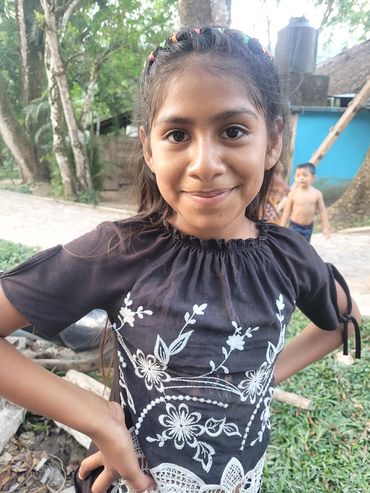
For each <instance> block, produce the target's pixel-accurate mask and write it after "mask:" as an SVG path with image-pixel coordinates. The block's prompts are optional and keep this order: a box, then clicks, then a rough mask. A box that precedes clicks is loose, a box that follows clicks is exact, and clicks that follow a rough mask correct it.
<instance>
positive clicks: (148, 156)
mask: <svg viewBox="0 0 370 493" xmlns="http://www.w3.org/2000/svg"><path fill="white" fill-rule="evenodd" d="M139 137H140V141H141V145H142V146H143V155H144V159H145V162H146V164H147V165H148V166H149V168H150V169H151V171H153V169H152V150H151V148H150V142H149V137H148V136H147V135H146V133H145V130H144V127H142V126H141V127H140V128H139Z"/></svg>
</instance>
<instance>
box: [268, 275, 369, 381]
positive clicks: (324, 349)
mask: <svg viewBox="0 0 370 493" xmlns="http://www.w3.org/2000/svg"><path fill="white" fill-rule="evenodd" d="M336 288H337V299H338V307H339V311H340V313H341V314H344V313H345V312H346V307H347V298H346V295H345V293H344V291H343V289H342V287H341V286H340V285H339V284H338V283H337V282H336ZM352 303H353V309H352V315H353V316H354V317H355V318H356V320H357V321H358V323H359V324H360V323H361V315H360V312H359V309H358V307H357V305H356V303H355V302H354V301H353V300H352ZM353 331H354V329H353V325H352V324H350V326H349V334H350V335H352V334H353ZM341 344H342V329H341V327H338V329H337V330H333V331H328V330H322V329H320V328H319V327H317V326H316V325H315V324H313V323H312V322H310V323H309V324H308V325H307V326H306V327H305V328H304V329H303V330H302V332H301V333H300V334H299V335H298V336H297V337H295V338H294V339H293V340H292V341H291V342H290V343H289V344H287V346H286V347H285V348H284V349H283V351H282V352H281V354H280V356H279V357H278V360H277V363H276V369H275V380H276V383H277V384H279V383H280V382H282V381H283V380H285V379H287V378H288V377H290V376H291V375H294V373H297V372H299V371H300V370H302V369H303V368H305V367H306V366H308V365H309V364H310V363H313V362H314V361H317V360H318V359H320V358H322V357H323V356H325V355H326V354H328V353H330V352H331V351H333V350H334V349H336V348H338V347H339V346H340V345H341Z"/></svg>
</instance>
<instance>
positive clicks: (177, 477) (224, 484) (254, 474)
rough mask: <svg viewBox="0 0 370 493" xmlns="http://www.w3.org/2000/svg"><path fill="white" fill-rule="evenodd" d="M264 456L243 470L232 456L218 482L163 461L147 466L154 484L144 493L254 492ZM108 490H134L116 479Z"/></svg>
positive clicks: (119, 492)
mask: <svg viewBox="0 0 370 493" xmlns="http://www.w3.org/2000/svg"><path fill="white" fill-rule="evenodd" d="M264 460H265V456H263V457H262V458H261V459H260V460H259V462H258V463H257V464H256V466H255V467H254V468H253V469H251V470H250V471H248V472H247V473H244V470H243V466H242V465H241V463H240V462H239V461H238V459H236V458H235V457H233V458H232V459H230V461H229V462H228V464H227V465H226V467H225V469H224V472H223V474H222V477H221V481H220V484H206V483H205V482H204V481H203V480H202V479H200V478H199V477H198V476H197V475H196V474H194V473H193V472H191V471H189V470H188V469H186V468H184V467H181V466H178V465H176V464H171V463H163V464H160V465H159V466H157V467H154V468H153V469H151V470H150V473H151V474H152V476H153V478H154V479H155V481H156V483H157V485H158V487H157V488H156V489H155V490H150V491H149V490H148V491H147V493H258V492H259V489H260V486H261V479H262V470H263V464H264ZM112 493H136V491H135V490H134V489H133V488H132V487H131V486H130V485H129V484H127V483H126V481H125V480H123V479H122V480H120V481H119V482H118V483H116V485H115V487H114V489H113V492H112Z"/></svg>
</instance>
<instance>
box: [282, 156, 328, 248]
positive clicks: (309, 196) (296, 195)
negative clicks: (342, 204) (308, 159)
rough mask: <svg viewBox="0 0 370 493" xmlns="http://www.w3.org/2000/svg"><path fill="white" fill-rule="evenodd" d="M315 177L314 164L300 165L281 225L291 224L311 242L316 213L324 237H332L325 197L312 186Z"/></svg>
mask: <svg viewBox="0 0 370 493" xmlns="http://www.w3.org/2000/svg"><path fill="white" fill-rule="evenodd" d="M315 176H316V168H315V166H314V165H313V164H312V163H302V164H298V166H297V167H296V170H295V174H294V187H293V188H292V190H291V191H290V192H289V194H288V197H287V200H286V203H285V207H284V212H283V215H282V218H281V223H280V224H281V226H287V225H288V222H289V228H290V229H292V230H293V231H296V232H297V233H299V234H300V235H302V236H303V237H304V238H305V239H306V240H307V241H310V240H311V235H312V231H313V221H314V217H315V214H316V212H318V213H319V216H320V221H321V230H322V233H323V235H324V236H325V238H326V239H328V238H329V237H330V227H329V218H328V213H327V210H326V207H325V203H324V198H323V195H322V193H321V192H320V190H318V189H317V188H315V187H313V186H312V183H313V182H314V180H315Z"/></svg>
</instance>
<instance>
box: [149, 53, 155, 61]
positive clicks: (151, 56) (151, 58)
mask: <svg viewBox="0 0 370 493" xmlns="http://www.w3.org/2000/svg"><path fill="white" fill-rule="evenodd" d="M148 62H149V63H153V62H155V55H154V52H153V51H152V52H151V54H150V55H149V56H148Z"/></svg>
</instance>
